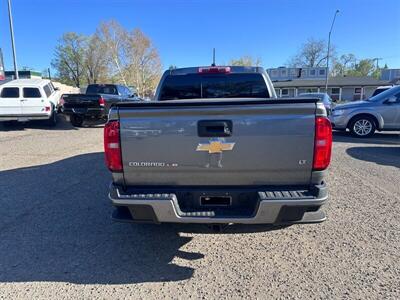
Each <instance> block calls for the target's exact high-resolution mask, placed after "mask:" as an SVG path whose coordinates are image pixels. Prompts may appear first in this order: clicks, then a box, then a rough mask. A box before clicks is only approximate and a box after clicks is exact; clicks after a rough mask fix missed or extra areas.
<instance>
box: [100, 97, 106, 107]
mask: <svg viewBox="0 0 400 300" xmlns="http://www.w3.org/2000/svg"><path fill="white" fill-rule="evenodd" d="M99 105H100V106H106V99H104V98H103V97H100V99H99Z"/></svg>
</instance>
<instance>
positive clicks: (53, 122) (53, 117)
mask: <svg viewBox="0 0 400 300" xmlns="http://www.w3.org/2000/svg"><path fill="white" fill-rule="evenodd" d="M51 111H52V113H51V115H50V118H49V119H48V120H47V121H46V124H47V126H49V127H54V126H56V125H57V112H56V110H55V109H54V106H51Z"/></svg>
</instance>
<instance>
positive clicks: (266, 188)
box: [104, 67, 332, 224]
mask: <svg viewBox="0 0 400 300" xmlns="http://www.w3.org/2000/svg"><path fill="white" fill-rule="evenodd" d="M155 100H156V101H151V102H139V103H138V102H137V103H134V102H132V103H119V104H117V105H115V106H114V107H113V108H112V109H111V110H110V115H109V121H108V123H107V124H106V125H105V129H104V147H105V158H106V164H107V167H108V168H109V169H110V171H111V172H112V178H113V182H112V184H111V185H110V192H109V198H110V199H111V201H112V204H113V205H114V206H115V210H114V212H113V215H112V216H113V218H114V219H115V220H118V221H128V222H152V223H162V222H177V223H211V224H228V223H243V224H287V223H290V224H291V223H312V222H321V221H324V220H325V214H324V212H323V211H322V210H321V209H320V207H321V206H322V205H323V204H324V203H325V201H326V200H327V188H326V184H325V180H324V176H325V173H326V168H327V167H328V165H329V162H330V156H331V145H332V130H331V125H330V122H329V120H328V119H327V117H326V111H325V108H324V105H323V103H322V102H321V103H320V102H318V100H317V99H312V98H311V99H307V98H303V99H276V95H275V92H274V89H273V86H272V84H271V81H270V79H269V78H268V75H267V74H266V72H265V71H264V70H263V69H262V68H259V67H202V68H184V69H173V70H168V71H166V72H165V73H164V75H163V76H162V78H161V81H160V83H159V86H158V89H157V92H156V96H155Z"/></svg>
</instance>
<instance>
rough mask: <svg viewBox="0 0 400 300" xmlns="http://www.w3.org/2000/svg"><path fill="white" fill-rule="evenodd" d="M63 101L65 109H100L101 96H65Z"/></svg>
mask: <svg viewBox="0 0 400 300" xmlns="http://www.w3.org/2000/svg"><path fill="white" fill-rule="evenodd" d="M63 99H64V107H65V108H89V107H100V105H99V99H100V95H86V94H64V95H63Z"/></svg>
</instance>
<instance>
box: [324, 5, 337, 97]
mask: <svg viewBox="0 0 400 300" xmlns="http://www.w3.org/2000/svg"><path fill="white" fill-rule="evenodd" d="M338 13H339V10H338V9H337V10H336V12H335V15H334V16H333V20H332V25H331V29H330V30H329V36H328V53H327V55H326V72H325V73H326V74H325V76H326V77H325V93H328V77H329V55H330V53H329V52H330V48H331V34H332V29H333V24H335V20H336V15H337V14H338Z"/></svg>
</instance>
